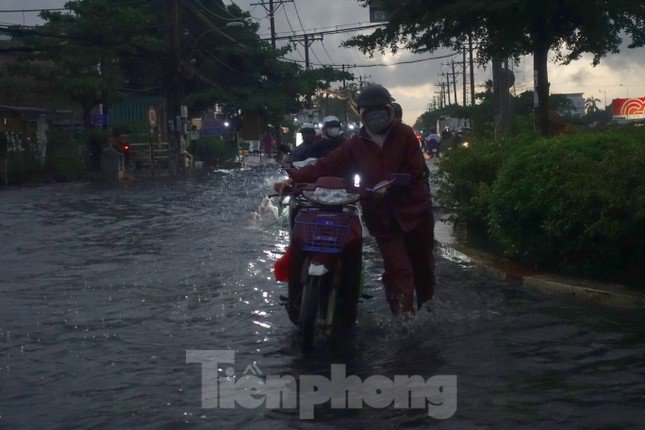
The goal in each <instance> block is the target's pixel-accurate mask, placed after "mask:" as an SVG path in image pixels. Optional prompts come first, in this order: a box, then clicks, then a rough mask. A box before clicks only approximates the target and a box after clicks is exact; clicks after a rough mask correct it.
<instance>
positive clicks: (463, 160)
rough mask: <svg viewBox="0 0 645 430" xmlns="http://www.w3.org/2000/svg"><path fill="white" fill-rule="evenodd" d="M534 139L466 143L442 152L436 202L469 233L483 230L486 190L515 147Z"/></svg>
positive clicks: (527, 137)
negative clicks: (467, 228)
mask: <svg viewBox="0 0 645 430" xmlns="http://www.w3.org/2000/svg"><path fill="white" fill-rule="evenodd" d="M534 140H535V136H533V135H527V136H525V137H523V138H503V139H500V140H499V142H493V141H490V140H469V146H468V147H467V148H464V147H456V148H454V149H451V150H449V151H444V152H442V159H441V164H440V165H439V172H438V175H437V176H438V183H439V186H440V188H439V191H438V192H437V201H438V202H439V203H440V204H441V205H442V206H443V207H444V208H446V209H447V210H448V211H449V212H450V213H452V214H453V216H454V217H455V218H456V220H457V221H459V222H465V223H466V224H468V226H469V229H485V228H486V216H487V214H488V207H489V195H490V187H491V186H492V184H493V181H494V180H495V178H496V177H497V171H498V170H499V168H500V166H501V165H502V163H503V162H504V160H506V159H507V158H508V157H509V155H510V154H511V153H512V152H513V151H514V150H516V149H517V147H519V146H525V145H528V144H530V143H532V142H533V141H534Z"/></svg>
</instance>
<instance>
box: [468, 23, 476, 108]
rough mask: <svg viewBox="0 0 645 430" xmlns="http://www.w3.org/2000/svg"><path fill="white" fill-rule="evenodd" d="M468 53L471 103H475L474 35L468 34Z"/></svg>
mask: <svg viewBox="0 0 645 430" xmlns="http://www.w3.org/2000/svg"><path fill="white" fill-rule="evenodd" d="M468 53H469V56H470V104H471V105H472V106H474V105H475V69H474V66H473V37H472V35H470V34H469V35H468Z"/></svg>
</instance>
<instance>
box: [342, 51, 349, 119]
mask: <svg viewBox="0 0 645 430" xmlns="http://www.w3.org/2000/svg"><path fill="white" fill-rule="evenodd" d="M342 66H343V96H344V97H345V100H344V101H343V110H344V112H345V127H347V123H348V122H349V116H348V114H347V103H349V96H348V95H347V86H346V84H345V65H344V64H343V65H342Z"/></svg>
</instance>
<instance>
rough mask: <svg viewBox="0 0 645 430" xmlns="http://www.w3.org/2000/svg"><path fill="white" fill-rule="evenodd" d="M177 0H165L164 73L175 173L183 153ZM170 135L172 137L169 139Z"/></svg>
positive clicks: (178, 171) (179, 170)
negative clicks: (166, 47) (166, 33)
mask: <svg viewBox="0 0 645 430" xmlns="http://www.w3.org/2000/svg"><path fill="white" fill-rule="evenodd" d="M177 2H178V0H167V2H166V3H167V29H168V51H169V56H168V58H169V60H168V63H167V66H166V67H167V69H166V75H167V78H166V79H167V82H168V86H167V88H168V92H167V93H166V115H167V120H168V123H169V124H170V126H171V127H170V128H171V129H170V130H169V133H168V137H169V152H170V154H169V155H170V166H169V167H170V168H171V169H172V170H174V171H175V174H177V175H181V174H183V173H184V167H185V164H184V153H183V148H182V147H181V146H182V145H181V135H182V131H183V130H182V128H183V123H182V119H181V105H182V102H183V76H182V75H183V70H182V65H181V57H180V43H179V10H178V5H177ZM170 137H172V139H170Z"/></svg>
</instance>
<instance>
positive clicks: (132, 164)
mask: <svg viewBox="0 0 645 430" xmlns="http://www.w3.org/2000/svg"><path fill="white" fill-rule="evenodd" d="M114 147H115V148H116V150H117V151H119V152H120V153H121V155H122V156H123V168H124V169H125V170H130V171H132V170H134V169H136V167H137V163H136V160H135V159H134V156H133V155H132V153H131V150H130V144H129V143H128V142H127V141H126V140H123V139H118V140H117V141H116V142H115V144H114Z"/></svg>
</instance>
